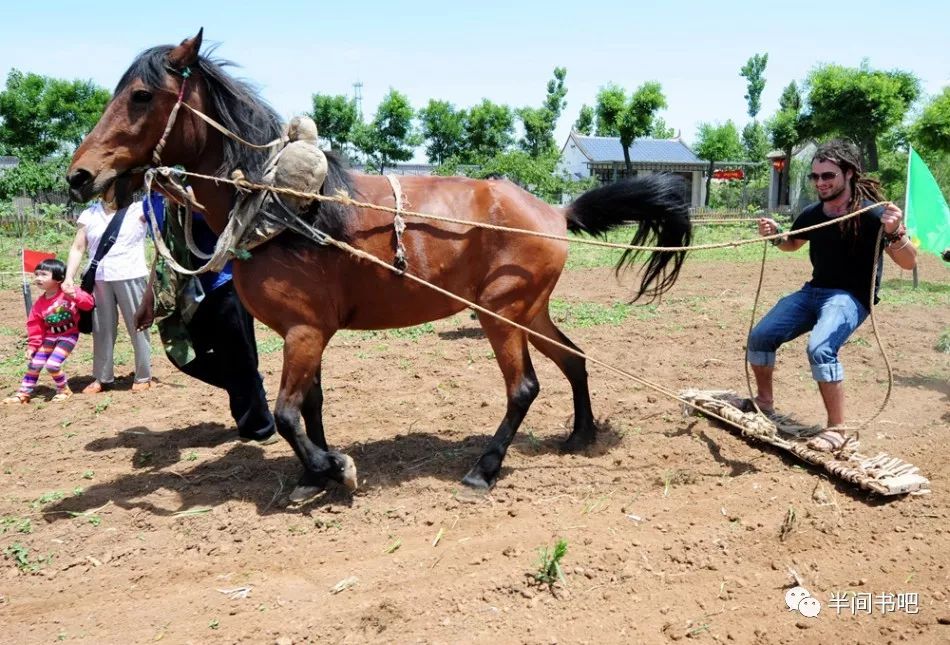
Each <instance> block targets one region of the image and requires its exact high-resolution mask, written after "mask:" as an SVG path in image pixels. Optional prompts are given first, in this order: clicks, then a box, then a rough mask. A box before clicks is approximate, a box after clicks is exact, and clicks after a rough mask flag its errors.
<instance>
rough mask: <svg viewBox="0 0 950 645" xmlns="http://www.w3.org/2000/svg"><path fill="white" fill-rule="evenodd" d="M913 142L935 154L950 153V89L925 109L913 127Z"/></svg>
mask: <svg viewBox="0 0 950 645" xmlns="http://www.w3.org/2000/svg"><path fill="white" fill-rule="evenodd" d="M911 140H912V141H913V142H914V143H916V144H917V146H918V147H920V148H924V149H926V150H930V151H933V152H950V87H945V88H944V89H943V92H942V93H941V94H939V95H937V96H935V97H934V98H933V99H932V100H931V101H930V103H928V104H927V105H926V107H924V110H923V112H922V113H921V115H920V117H919V118H918V119H917V121H915V122H914V124H913V126H911Z"/></svg>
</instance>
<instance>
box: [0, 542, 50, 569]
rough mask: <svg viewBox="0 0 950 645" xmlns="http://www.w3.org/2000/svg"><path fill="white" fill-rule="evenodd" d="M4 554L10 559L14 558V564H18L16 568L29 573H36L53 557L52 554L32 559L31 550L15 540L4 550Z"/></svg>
mask: <svg viewBox="0 0 950 645" xmlns="http://www.w3.org/2000/svg"><path fill="white" fill-rule="evenodd" d="M3 555H5V556H6V557H7V559H9V560H13V564H15V565H16V568H17V569H19V570H20V571H25V572H27V573H35V572H36V571H39V570H40V568H41V567H42V566H43V565H44V564H47V563H49V562H50V561H51V560H52V559H53V556H52V555H46V556H40V557H37V558H36V559H35V560H32V561H31V560H30V550H29V549H27V548H26V547H25V546H23V545H22V544H20V543H19V542H14V543H13V544H11V545H10V546H8V547H7V548H5V549H4V550H3Z"/></svg>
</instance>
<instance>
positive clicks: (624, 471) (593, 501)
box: [0, 256, 950, 644]
mask: <svg viewBox="0 0 950 645" xmlns="http://www.w3.org/2000/svg"><path fill="white" fill-rule="evenodd" d="M756 271H757V267H756V266H754V265H750V264H748V263H746V264H731V263H727V262H717V261H705V262H704V261H702V260H701V259H697V260H695V261H688V262H687V264H686V267H685V269H684V271H683V274H682V276H681V277H680V280H679V282H678V284H677V285H676V287H675V288H674V289H673V291H672V292H670V294H668V296H667V297H666V298H665V299H664V300H663V301H662V302H661V303H660V304H658V305H657V304H654V305H650V306H639V305H635V306H633V307H630V308H629V309H626V308H623V307H620V306H616V305H617V303H623V302H625V301H626V299H627V298H628V296H629V294H630V292H631V288H632V280H633V277H632V276H630V277H628V278H626V279H625V280H623V281H621V282H618V281H617V280H616V279H615V278H614V276H613V273H612V271H611V270H609V269H578V270H572V271H568V272H566V273H565V275H564V277H563V278H562V280H561V283H560V284H559V286H558V289H557V291H556V292H555V297H556V298H557V299H559V300H560V301H562V302H563V303H566V304H565V305H564V306H563V307H562V308H561V312H560V314H559V317H560V318H562V319H563V321H562V326H563V328H564V330H565V332H566V333H567V334H568V335H569V336H570V337H571V339H572V340H573V341H574V342H575V343H577V344H578V345H579V346H581V347H582V348H584V349H585V350H586V351H587V352H589V353H590V354H591V355H592V356H595V357H598V358H600V359H602V360H605V361H607V362H609V363H611V364H614V365H617V366H620V367H623V368H625V369H629V370H632V371H634V372H635V373H637V374H639V375H641V376H642V377H644V378H646V379H649V380H651V381H655V382H657V383H659V384H662V385H664V386H665V387H668V388H671V389H674V390H679V389H681V388H686V387H690V386H692V387H700V388H709V389H713V388H731V389H735V390H738V391H740V392H741V391H744V390H745V387H746V385H745V376H744V370H743V363H742V347H743V343H744V337H745V334H746V331H747V329H748V324H749V322H748V321H749V315H750V312H751V307H752V302H753V297H754V292H755V276H756ZM807 272H808V264H807V260H806V259H805V258H804V257H801V256H800V257H795V258H788V259H783V260H781V261H778V262H776V263H773V264H770V265H769V266H768V268H767V273H766V279H765V287H764V290H763V293H762V304H761V305H760V313H761V311H762V307H768V306H770V305H771V304H772V303H774V302H775V300H776V299H777V298H778V297H779V296H780V295H782V294H783V293H785V292H788V291H790V290H792V289H795V288H797V287H798V285H800V284H801V283H802V282H804V281H805V280H806V279H807ZM921 275H922V277H923V279H924V280H927V281H929V282H930V283H931V291H933V292H935V296H934V294H933V293H932V294H931V295H932V296H934V297H936V299H937V305H934V304H933V303H930V304H913V302H909V303H908V302H905V301H906V300H907V298H903V300H901V302H902V304H894V303H888V301H887V291H886V290H885V293H884V298H885V301H884V302H883V303H882V304H881V306H880V307H879V308H878V309H877V313H876V316H877V323H878V325H877V326H878V329H879V332H880V335H881V337H882V340H883V342H884V346H885V348H886V350H887V353H888V355H889V357H890V360H891V362H892V364H893V372H894V394H893V397H892V399H891V401H890V403H889V405H888V407H887V409H886V410H885V411H884V413H883V414H882V415H881V417H880V418H879V419H878V420H877V421H875V422H874V423H872V424H871V425H870V426H868V427H867V428H865V429H864V430H863V431H862V433H861V437H860V438H861V443H862V451H863V452H865V453H869V454H874V453H875V452H877V451H886V452H889V453H891V454H894V455H897V456H900V457H902V458H904V459H907V460H909V461H911V462H913V463H914V464H916V465H917V466H919V467H920V468H921V470H922V471H923V473H924V474H925V475H927V476H928V477H929V478H930V479H931V482H932V488H933V492H932V494H930V495H924V496H906V497H900V498H882V497H877V496H874V495H870V494H868V493H865V492H863V491H860V490H858V489H856V488H854V487H852V486H850V485H844V484H841V483H839V482H837V481H834V480H831V479H829V478H828V477H826V476H825V475H824V474H823V473H822V472H820V471H817V470H813V469H811V468H806V467H802V466H800V465H799V464H798V463H796V462H795V461H794V460H793V459H791V458H789V457H787V456H785V455H783V454H781V453H779V452H777V451H775V450H771V449H762V448H759V447H756V446H753V445H750V444H749V443H748V442H747V441H745V440H743V439H741V438H738V437H736V436H735V435H733V434H731V433H730V432H729V431H728V430H726V429H723V428H721V427H718V426H716V425H714V424H712V423H711V422H709V421H707V420H705V419H702V418H697V417H684V416H682V414H681V411H680V406H679V404H677V403H676V402H675V401H673V400H671V399H668V398H666V397H664V396H662V395H660V394H657V393H656V392H654V391H651V390H650V389H648V388H645V387H643V386H641V385H638V384H636V383H633V382H630V381H626V380H622V379H621V378H620V377H618V376H616V375H614V374H612V373H610V372H608V371H606V370H604V369H602V368H599V367H597V366H594V365H591V366H589V372H590V382H591V389H592V396H593V403H594V410H595V414H596V415H597V416H598V419H599V420H600V423H601V426H602V431H601V433H600V438H599V440H598V443H597V444H596V446H595V447H594V448H593V449H592V450H590V451H589V453H587V454H583V455H562V454H560V453H559V450H558V446H559V442H560V441H561V440H563V439H564V438H565V437H566V435H567V428H569V427H570V413H571V400H570V389H569V388H568V384H567V382H566V381H565V380H564V378H563V377H562V376H561V374H560V373H559V372H558V371H557V370H556V368H555V367H554V366H553V365H552V364H551V363H550V362H548V361H547V360H546V359H544V357H542V356H540V355H538V354H536V353H535V354H534V355H533V356H534V363H535V367H536V369H537V371H538V376H539V378H540V380H541V387H542V391H541V395H540V396H539V397H538V399H537V400H536V402H535V403H534V405H533V407H532V408H531V410H530V412H529V414H528V416H527V418H526V420H525V423H524V425H523V426H522V428H521V431H520V432H519V434H518V435H517V437H516V439H515V442H514V444H513V445H512V449H511V450H510V451H509V454H508V457H507V459H506V462H505V468H504V470H503V473H502V477H501V479H500V481H499V483H498V485H497V487H496V488H495V489H494V490H493V491H492V492H491V493H490V494H489V495H487V496H475V495H471V494H468V493H467V491H465V490H463V488H462V487H461V486H460V484H459V480H460V479H461V477H462V476H463V475H464V474H465V472H466V471H467V469H468V468H469V467H470V466H471V465H472V463H474V461H475V459H476V458H477V457H478V455H479V454H480V451H481V450H482V448H483V446H484V444H485V442H486V441H487V439H488V437H489V436H490V435H491V434H492V433H493V432H494V429H495V427H496V426H497V423H498V421H499V420H500V419H501V417H502V415H503V413H504V407H505V401H504V391H503V386H502V380H501V376H500V373H499V371H498V367H497V365H496V364H495V361H494V358H493V356H492V354H491V349H490V347H489V345H488V343H487V341H486V340H485V339H484V338H483V336H482V334H481V332H480V330H479V328H478V326H477V322H475V321H474V320H472V319H471V318H470V317H469V316H468V315H458V316H455V317H453V318H450V319H447V320H443V321H439V322H437V323H435V324H434V325H432V326H431V327H424V328H420V329H415V330H412V331H411V332H401V333H389V332H379V333H375V334H370V333H365V332H345V333H341V334H339V335H338V336H337V337H336V338H335V339H334V341H333V343H332V345H331V347H330V348H329V350H328V352H327V355H326V357H325V360H324V384H325V395H326V404H325V419H326V426H327V436H328V439H329V441H330V443H331V444H333V445H334V446H335V447H336V448H338V449H340V450H342V451H344V452H346V453H347V454H349V455H351V456H352V457H353V458H354V459H355V460H356V464H357V467H358V468H359V473H360V489H359V490H358V491H357V492H356V493H355V494H354V495H348V494H345V493H344V492H342V491H339V490H334V491H330V492H328V493H326V494H325V495H324V496H323V497H320V498H318V499H317V500H315V501H313V502H310V503H308V504H306V505H303V506H300V507H291V506H289V505H288V503H287V500H286V497H287V494H288V493H289V491H290V489H291V488H292V487H293V484H294V482H295V481H296V478H297V476H298V474H299V466H298V462H297V460H296V459H295V457H294V456H293V454H292V452H291V450H290V448H289V447H288V446H287V445H286V444H284V443H283V442H281V443H278V444H275V445H271V446H266V447H261V446H257V445H248V444H244V443H240V442H238V441H237V437H236V432H235V431H234V429H233V425H232V423H231V421H230V417H229V415H228V410H227V400H226V398H225V397H224V396H222V394H221V393H220V392H218V391H216V390H214V389H213V388H211V387H208V386H205V385H202V384H200V383H198V382H195V381H192V380H190V379H188V378H187V377H186V376H184V375H182V374H180V373H178V372H176V371H175V370H174V368H172V367H171V365H170V364H169V363H168V362H167V360H166V359H165V358H164V357H163V356H161V355H159V354H158V353H156V356H155V358H154V365H155V373H156V376H157V380H158V382H157V386H156V387H155V388H153V389H152V390H150V391H148V392H145V393H143V394H133V393H132V392H131V391H129V386H130V380H129V379H128V378H126V379H125V380H123V381H121V382H119V383H117V386H116V388H114V389H112V390H110V391H107V392H106V393H104V394H103V395H99V396H95V397H90V396H80V395H77V396H75V397H74V398H73V399H72V400H70V401H68V402H66V403H63V404H56V403H50V402H44V399H48V398H49V396H50V395H51V394H52V390H51V389H50V388H49V387H48V386H49V380H48V377H45V376H44V377H43V380H42V381H41V382H42V383H43V387H41V388H40V390H39V394H40V396H38V397H37V399H36V400H34V402H33V403H32V404H31V405H29V406H22V407H20V406H4V407H3V408H2V409H0V414H2V428H3V437H4V441H3V445H2V448H0V491H2V495H0V515H2V518H3V519H2V522H3V523H2V527H0V530H2V534H0V545H2V548H3V553H4V556H5V557H4V558H3V559H2V560H0V624H2V626H3V627H2V630H0V641H3V642H8V643H50V642H57V641H68V642H73V641H76V642H86V643H146V642H155V641H161V642H170V643H236V642H241V643H245V642H246V643H282V644H286V643H306V642H312V643H318V642H319V643H365V642H455V643H463V642H464V643H468V642H480V643H497V642H505V643H507V642H527V643H554V642H562V643H566V642H570V643H605V642H607V643H614V642H618V643H619V642H630V643H633V642H642V643H662V642H667V641H678V640H682V639H692V640H696V641H699V642H711V641H718V642H727V641H728V642H737V643H793V642H811V643H815V642H820V643H838V642H841V643H846V642H861V643H891V642H894V643H896V642H913V643H946V642H948V641H950V624H948V623H950V578H948V574H950V555H948V554H950V521H948V518H950V494H948V487H950V481H948V479H950V465H948V455H950V447H948V445H950V444H948V441H947V439H948V429H950V384H948V381H950V354H947V353H946V352H944V351H940V349H938V341H939V338H940V335H941V333H946V330H948V329H950V306H948V305H950V272H948V270H947V268H946V266H945V265H943V264H941V263H940V262H939V261H937V260H936V259H934V258H925V259H924V260H923V261H922V266H921ZM897 277H898V276H897V275H896V269H895V268H894V266H893V265H889V266H888V268H887V274H886V276H885V278H886V279H887V280H889V282H888V287H889V288H890V289H891V290H892V291H893V290H894V289H897V288H898V287H897V286H896V285H897V283H896V282H891V280H894V279H896V278H897ZM903 277H904V279H905V280H907V279H909V275H907V274H905V275H904V276H903ZM933 283H936V287H934V286H933ZM904 284H906V283H904ZM905 293H906V291H905V290H904V289H903V288H901V294H902V296H903V294H905ZM0 298H2V300H0V306H2V311H0V325H3V329H4V330H5V331H4V334H3V335H2V336H0V355H2V356H3V357H4V360H3V364H4V365H7V366H10V365H13V366H15V365H16V360H17V359H16V358H15V357H16V356H19V355H20V354H22V340H21V338H20V337H19V336H17V334H18V333H19V330H20V329H21V328H22V322H23V319H22V312H23V309H22V303H21V300H20V295H19V292H18V291H16V290H13V289H11V288H9V287H8V288H7V289H6V290H5V291H4V292H3V293H2V296H0ZM911 300H912V299H911ZM605 312H606V313H605ZM601 314H603V315H601ZM607 314H611V315H607ZM614 314H616V315H614ZM598 316H599V317H598ZM594 323H598V324H594ZM120 334H121V332H120ZM153 341H154V339H153ZM258 342H259V345H260V347H261V352H262V358H261V360H262V372H263V373H264V376H265V381H266V386H267V389H268V394H269V396H270V398H271V400H273V399H274V398H275V397H276V394H277V388H278V384H279V378H280V369H281V359H282V355H281V352H280V351H279V349H280V340H279V338H277V337H276V336H274V335H273V334H271V333H270V332H267V331H264V330H262V331H261V332H260V333H259V336H258ZM82 343H83V345H82V346H81V347H80V348H79V349H78V350H77V352H76V354H75V355H74V357H73V358H72V359H71V361H70V363H69V364H68V372H69V374H70V377H71V383H72V385H73V387H74V388H77V389H78V388H81V387H82V386H83V385H84V384H85V383H87V382H88V381H89V377H88V373H89V369H90V365H91V363H90V357H91V354H90V352H89V350H90V339H89V338H84V339H83V341H82ZM156 347H157V344H156ZM804 349H805V340H804V339H799V340H798V341H795V342H794V343H792V344H790V345H789V346H787V347H786V348H784V349H783V350H782V352H781V353H780V356H779V361H780V366H779V370H778V372H777V404H778V407H779V409H780V410H781V411H784V412H790V413H794V414H795V415H797V416H798V417H799V418H802V419H804V420H808V421H811V422H814V423H821V422H823V421H824V413H823V409H822V407H821V401H820V397H819V394H818V392H817V389H816V387H815V385H814V382H813V381H812V379H811V377H810V373H809V371H808V367H807V361H806V358H805V351H804ZM119 357H120V360H121V361H122V362H124V363H125V367H124V368H120V369H125V370H129V369H130V365H131V357H130V356H129V355H128V345H127V344H124V345H121V346H120V351H119ZM842 359H843V362H844V363H845V366H846V370H847V377H846V378H847V380H846V387H847V393H848V409H849V412H850V415H851V416H852V417H854V418H862V417H863V416H866V415H869V414H871V413H872V412H873V411H874V410H876V409H877V407H878V406H879V405H880V403H881V402H882V400H883V399H884V395H885V389H886V385H887V372H886V370H885V367H884V362H883V360H882V357H881V353H880V351H879V350H878V348H877V345H876V341H875V338H874V335H873V334H872V330H871V325H870V323H866V324H865V325H864V326H863V327H862V328H861V329H859V330H858V332H857V334H856V336H855V337H854V338H853V339H852V341H851V342H849V343H848V344H847V345H846V346H845V348H844V349H843V350H842ZM14 372H15V369H12V368H11V369H8V370H7V372H6V373H5V375H4V376H3V377H2V380H0V385H2V388H3V391H4V393H5V394H8V393H9V392H11V391H12V390H13V389H14V388H15V387H16V383H17V381H16V377H15V376H14ZM783 527H784V528H783ZM558 540H564V541H565V542H566V544H567V553H566V555H564V557H563V559H562V560H561V568H562V571H563V579H560V580H557V579H555V581H554V584H553V585H549V584H546V583H543V582H538V581H537V580H536V579H535V576H534V574H535V573H536V572H537V571H538V569H539V565H538V560H539V553H538V552H539V549H540V548H541V547H548V548H552V547H553V546H554V545H555V543H556V542H557V541H558ZM792 571H794V573H795V574H797V575H798V576H799V577H800V578H801V581H802V582H803V583H804V586H805V587H806V588H807V589H808V590H809V591H810V592H811V594H812V595H813V596H814V597H815V598H817V599H819V600H820V602H821V603H822V610H821V613H820V614H819V615H818V616H817V617H814V618H808V617H805V616H803V615H802V614H800V613H799V612H798V611H789V610H788V608H787V607H786V605H785V600H784V597H785V591H786V589H788V588H789V587H790V586H793V585H794V582H793V574H792V573H791V572H792ZM335 587H336V589H335ZM341 588H342V590H340V589H341ZM844 592H850V595H848V596H843V597H845V598H851V599H852V600H851V601H850V603H849V604H846V605H844V606H837V607H835V606H834V601H833V600H832V598H833V596H834V595H835V594H838V595H839V597H841V596H840V595H841V594H844ZM854 594H857V596H855V595H854ZM862 594H863V595H862ZM856 597H857V598H858V600H857V603H858V605H857V607H856V606H855V605H854V599H855V598H856ZM867 597H870V598H871V600H872V604H871V607H870V612H868V611H861V607H860V603H861V601H862V600H861V599H862V598H865V599H866V598H867ZM891 602H893V603H894V604H893V606H892V605H891V604H890V603H891Z"/></svg>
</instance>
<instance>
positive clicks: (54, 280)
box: [3, 260, 96, 403]
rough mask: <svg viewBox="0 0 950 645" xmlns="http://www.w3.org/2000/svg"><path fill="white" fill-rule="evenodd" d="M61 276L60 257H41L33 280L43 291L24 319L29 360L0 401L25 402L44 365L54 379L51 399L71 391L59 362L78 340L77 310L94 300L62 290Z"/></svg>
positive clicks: (63, 268)
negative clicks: (9, 393)
mask: <svg viewBox="0 0 950 645" xmlns="http://www.w3.org/2000/svg"><path fill="white" fill-rule="evenodd" d="M65 277H66V265H65V264H63V262H61V261H60V260H43V261H42V262H40V263H39V264H38V265H37V266H36V271H35V272H34V280H33V282H34V284H36V286H38V287H39V288H40V289H42V290H43V293H42V295H40V297H39V298H37V300H36V302H35V303H33V308H32V309H31V310H30V315H29V317H28V318H27V320H26V331H27V335H28V336H29V341H28V345H27V349H26V358H27V360H28V361H29V364H28V365H27V368H26V374H24V376H23V382H22V383H20V389H19V390H17V392H16V394H14V395H13V396H11V397H8V398H6V399H4V400H3V402H4V403H29V402H30V397H31V396H32V395H33V388H35V387H36V381H37V380H38V379H39V376H40V372H42V371H43V368H44V367H45V368H46V370H47V371H48V372H49V374H50V376H52V377H53V381H54V382H55V383H56V395H55V396H54V397H53V401H65V400H66V399H68V398H69V397H70V396H72V394H73V393H72V392H71V391H70V389H69V386H68V385H66V374H65V373H64V372H63V363H64V362H65V361H66V359H67V358H69V354H70V353H71V352H72V351H73V348H74V347H75V346H76V341H78V340H79V329H78V328H77V326H76V325H77V324H78V322H79V310H80V309H82V310H83V311H90V310H91V309H92V308H93V307H95V304H96V303H95V300H93V297H92V296H91V295H90V294H88V293H86V292H85V291H83V290H82V289H75V288H74V289H70V293H66V292H64V291H63V289H62V286H61V285H62V282H63V280H64V279H65Z"/></svg>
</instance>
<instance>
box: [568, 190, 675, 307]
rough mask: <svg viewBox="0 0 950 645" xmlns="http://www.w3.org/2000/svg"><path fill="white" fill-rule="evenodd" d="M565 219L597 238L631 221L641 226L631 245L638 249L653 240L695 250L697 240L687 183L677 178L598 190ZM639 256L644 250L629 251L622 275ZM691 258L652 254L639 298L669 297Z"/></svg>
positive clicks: (619, 266)
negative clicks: (685, 190) (694, 239)
mask: <svg viewBox="0 0 950 645" xmlns="http://www.w3.org/2000/svg"><path fill="white" fill-rule="evenodd" d="M565 216H566V217H567V227H568V229H569V230H571V231H573V232H581V231H583V232H585V233H589V234H591V235H603V234H604V233H606V232H607V231H609V230H611V229H612V228H615V227H617V226H620V225H621V224H623V223H625V222H631V221H634V222H637V231H636V234H635V235H634V236H633V239H632V240H631V241H630V244H631V245H633V246H645V245H646V244H645V242H646V241H647V240H648V239H655V240H656V245H655V246H689V243H690V240H691V239H692V229H691V225H690V221H689V207H688V205H687V203H686V199H685V195H684V193H683V180H682V179H681V178H680V177H677V176H675V175H668V174H653V175H644V176H642V177H635V178H633V179H626V180H623V181H618V182H615V183H612V184H607V185H606V186H601V187H600V188H595V189H593V190H590V191H588V192H586V193H584V194H583V195H581V196H580V197H578V198H577V199H576V200H575V201H574V202H573V203H572V204H570V205H569V206H568V207H567V209H566V211H565ZM639 255H640V251H632V250H629V249H628V250H626V251H624V252H623V255H621V256H620V261H619V262H617V272H618V273H619V272H620V270H621V269H622V268H624V266H626V265H631V264H633V263H634V262H635V261H636V259H637V257H638V256H639ZM685 258H686V251H654V252H652V253H651V254H650V259H649V260H648V261H647V263H646V265H645V266H644V267H643V279H642V280H641V282H640V289H639V291H637V294H636V295H635V296H634V298H633V299H634V300H637V299H639V298H640V297H641V296H643V295H648V296H650V298H651V299H654V298H656V297H658V296H659V295H661V294H663V293H664V292H666V291H667V290H668V289H669V288H670V287H672V286H673V283H675V282H676V278H677V276H678V275H679V272H680V268H682V266H683V260H684V259H685ZM670 261H672V263H673V264H672V266H670Z"/></svg>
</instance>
